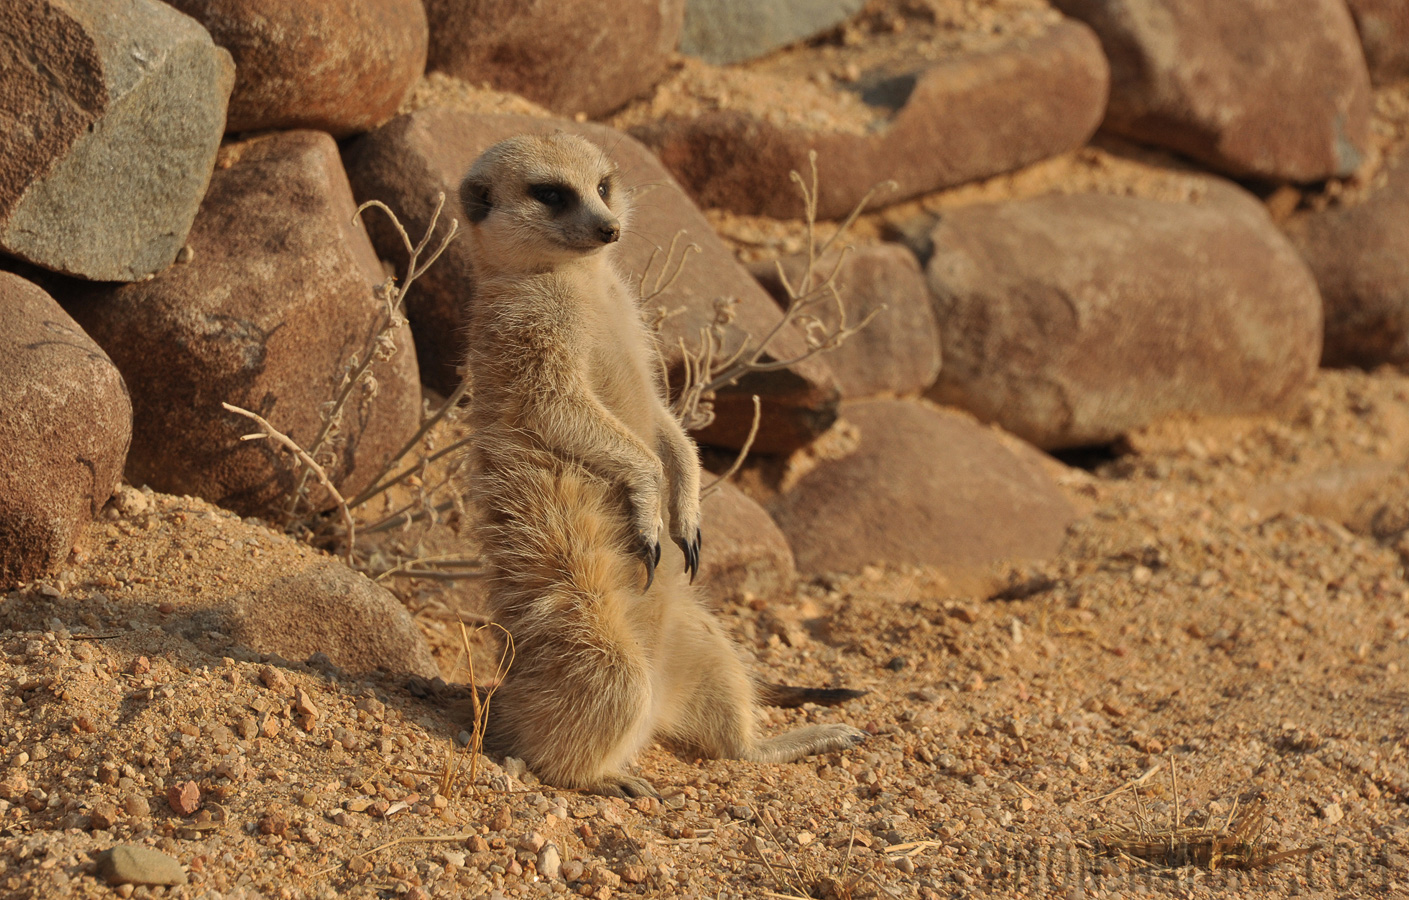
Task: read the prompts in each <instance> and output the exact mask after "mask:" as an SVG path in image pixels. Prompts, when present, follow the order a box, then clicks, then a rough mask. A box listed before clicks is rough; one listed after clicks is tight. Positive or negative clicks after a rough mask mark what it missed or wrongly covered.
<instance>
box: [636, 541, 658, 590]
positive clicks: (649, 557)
mask: <svg viewBox="0 0 1409 900" xmlns="http://www.w3.org/2000/svg"><path fill="white" fill-rule="evenodd" d="M636 540H637V543H638V546H637V548H636V556H637V557H639V558H640V560H641V562H642V563H644V564H645V566H646V590H648V591H649V590H650V589H651V582H653V581H655V580H656V565H657V564H658V563H659V562H660V541H658V540H656V539H655V538H650V537H647V536H646V535H644V534H639V535H637V536H636Z"/></svg>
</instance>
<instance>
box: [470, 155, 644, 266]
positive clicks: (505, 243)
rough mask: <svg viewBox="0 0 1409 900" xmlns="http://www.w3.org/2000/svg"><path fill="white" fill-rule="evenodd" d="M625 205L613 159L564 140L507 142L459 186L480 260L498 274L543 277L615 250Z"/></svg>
mask: <svg viewBox="0 0 1409 900" xmlns="http://www.w3.org/2000/svg"><path fill="white" fill-rule="evenodd" d="M625 197H626V194H625V191H623V190H622V189H621V186H620V185H619V184H618V178H617V172H616V166H614V165H613V164H612V162H611V160H609V159H607V155H606V154H605V153H603V152H602V150H601V149H600V148H599V147H597V146H596V145H595V144H593V143H591V142H589V141H587V140H585V139H584V138H581V137H578V136H577V135H573V134H566V133H563V132H558V133H556V134H546V135H528V134H526V135H520V136H518V137H513V138H509V139H508V140H506V141H500V142H499V143H497V144H495V145H494V146H493V147H490V148H489V149H488V150H486V151H484V153H483V154H481V155H480V157H479V159H477V160H476V161H475V164H474V165H473V166H471V167H470V171H469V174H468V175H466V176H465V180H464V181H463V182H462V183H461V185H460V200H461V202H462V203H463V204H464V207H465V215H466V217H467V218H468V219H469V221H470V224H471V226H472V227H471V231H472V232H473V234H474V237H475V243H476V244H477V247H476V251H477V252H476V256H477V257H478V260H479V262H480V264H481V265H484V266H486V267H489V268H492V269H496V270H499V271H541V270H543V269H546V268H552V267H554V266H556V265H558V264H560V263H563V262H567V261H570V260H572V259H579V258H582V257H585V256H589V255H591V254H594V253H597V252H599V251H601V250H602V249H603V248H605V247H607V246H609V245H611V244H614V243H616V241H617V240H618V239H619V238H620V237H621V229H622V226H623V220H624V219H625V217H626V213H627V204H626V199H625Z"/></svg>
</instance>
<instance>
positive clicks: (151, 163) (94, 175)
mask: <svg viewBox="0 0 1409 900" xmlns="http://www.w3.org/2000/svg"><path fill="white" fill-rule="evenodd" d="M0 61H3V62H0V97H3V98H4V100H3V101H0V103H2V104H3V105H0V249H3V250H4V251H5V252H7V253H10V254H13V255H15V256H18V257H20V258H22V259H26V260H29V261H30V262H32V263H35V264H37V265H40V266H44V267H45V268H48V269H53V270H55V271H59V272H65V273H68V274H71V275H77V276H79V277H82V278H92V279H102V280H112V281H133V280H136V279H138V278H142V277H144V276H146V275H149V274H151V273H152V272H155V271H157V270H159V269H161V268H163V267H165V266H167V265H170V263H171V261H172V260H173V259H175V257H176V252H177V251H178V250H180V249H181V243H182V241H184V240H185V238H186V233H187V231H189V230H190V228H191V220H192V218H193V217H194V216H195V214H196V208H197V207H198V206H199V204H200V201H201V195H202V194H204V193H205V190H206V185H207V184H208V183H209V181H210V172H211V165H212V164H213V163H214V161H215V151H216V147H217V146H219V143H220V135H221V133H222V132H223V131H224V123H225V103H226V99H227V98H228V97H229V96H230V86H231V84H232V83H233V81H234V66H233V65H232V64H231V62H230V54H228V53H226V52H225V51H224V50H221V49H220V48H218V47H216V46H215V45H214V44H213V43H211V40H210V35H208V34H206V32H205V30H204V29H202V28H201V27H200V26H199V25H197V24H196V23H195V22H193V21H191V20H190V19H189V18H187V17H186V16H183V15H181V14H180V13H178V12H176V11H175V10H173V9H171V7H169V6H167V5H165V4H164V3H158V2H156V0H11V2H7V3H5V4H0Z"/></svg>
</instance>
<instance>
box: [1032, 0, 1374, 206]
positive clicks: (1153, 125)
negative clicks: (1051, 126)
mask: <svg viewBox="0 0 1409 900" xmlns="http://www.w3.org/2000/svg"><path fill="white" fill-rule="evenodd" d="M1055 5H1056V6H1057V8H1059V9H1061V10H1062V11H1063V12H1065V13H1066V14H1068V15H1070V16H1075V17H1076V18H1078V19H1081V20H1082V21H1084V22H1087V23H1088V24H1090V25H1091V27H1093V28H1095V29H1096V33H1097V34H1099V35H1100V36H1101V43H1102V44H1103V45H1104V47H1105V50H1106V55H1107V56H1108V57H1109V58H1110V61H1111V97H1110V109H1109V110H1108V112H1107V113H1106V121H1105V123H1104V127H1105V128H1107V129H1109V130H1111V131H1114V132H1116V133H1118V134H1122V135H1125V136H1127V137H1131V138H1134V139H1135V140H1138V141H1144V142H1146V143H1150V144H1155V145H1157V146H1161V147H1168V148H1169V149H1172V150H1177V151H1179V152H1180V153H1185V154H1188V155H1189V156H1192V157H1193V158H1195V159H1197V160H1199V161H1201V162H1204V163H1206V164H1208V165H1209V166H1212V167H1213V168H1215V169H1218V170H1219V171H1222V172H1226V173H1228V174H1231V175H1238V176H1255V177H1259V178H1270V179H1279V180H1287V181H1315V180H1318V179H1322V178H1327V177H1330V176H1332V175H1348V174H1350V173H1351V172H1353V171H1354V170H1355V169H1356V167H1358V166H1359V165H1360V162H1361V158H1362V154H1363V153H1364V151H1365V148H1366V145H1367V142H1368V140H1369V136H1370V131H1369V129H1370V121H1369V112H1370V79H1369V74H1368V73H1367V72H1366V69H1365V58H1364V55H1363V54H1362V52H1361V50H1360V45H1359V39H1358V38H1357V36H1356V33H1355V23H1354V22H1353V21H1352V20H1351V17H1350V14H1349V11H1348V10H1347V9H1346V5H1345V3H1344V0H1307V2H1304V3H1300V4H1298V5H1297V7H1296V11H1295V14H1292V13H1291V12H1290V10H1288V8H1287V7H1286V5H1285V4H1282V3H1278V2H1276V0H1242V2H1236V3H1230V2H1228V0H1177V2H1176V0H1055Z"/></svg>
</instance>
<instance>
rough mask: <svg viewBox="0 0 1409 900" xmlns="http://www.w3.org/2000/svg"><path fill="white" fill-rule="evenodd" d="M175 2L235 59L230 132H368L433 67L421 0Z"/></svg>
mask: <svg viewBox="0 0 1409 900" xmlns="http://www.w3.org/2000/svg"><path fill="white" fill-rule="evenodd" d="M170 3H171V5H172V6H175V7H176V8H177V9H179V10H181V11H182V12H184V13H186V14H187V15H190V16H192V17H194V18H195V19H196V20H197V21H199V22H200V23H201V24H202V25H204V26H205V27H206V28H207V29H208V30H209V31H210V34H211V37H213V38H214V39H215V43H217V44H219V45H220V46H221V47H224V48H225V49H227V50H229V51H230V53H231V55H233V56H234V58H235V90H234V93H233V94H231V95H230V111H229V119H228V121H227V123H226V130H228V131H232V132H234V131H251V130H256V129H260V130H262V129H274V128H284V129H287V128H313V129H317V130H320V131H328V132H331V133H332V134H333V135H335V136H337V137H343V136H346V135H349V134H355V133H356V132H359V131H367V130H369V129H371V128H375V127H377V126H378V125H380V124H382V123H383V122H385V121H386V120H387V119H390V118H391V117H392V116H393V115H395V114H396V109H397V107H398V106H400V105H401V101H402V100H404V99H405V98H406V95H407V93H409V92H410V90H411V88H412V86H414V85H415V83H416V80H417V79H418V78H420V77H421V74H422V73H423V72H424V71H425V68H426V44H427V40H428V31H427V28H426V13H425V7H424V6H422V5H421V0H339V2H337V3H306V2H301V0H170Z"/></svg>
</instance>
